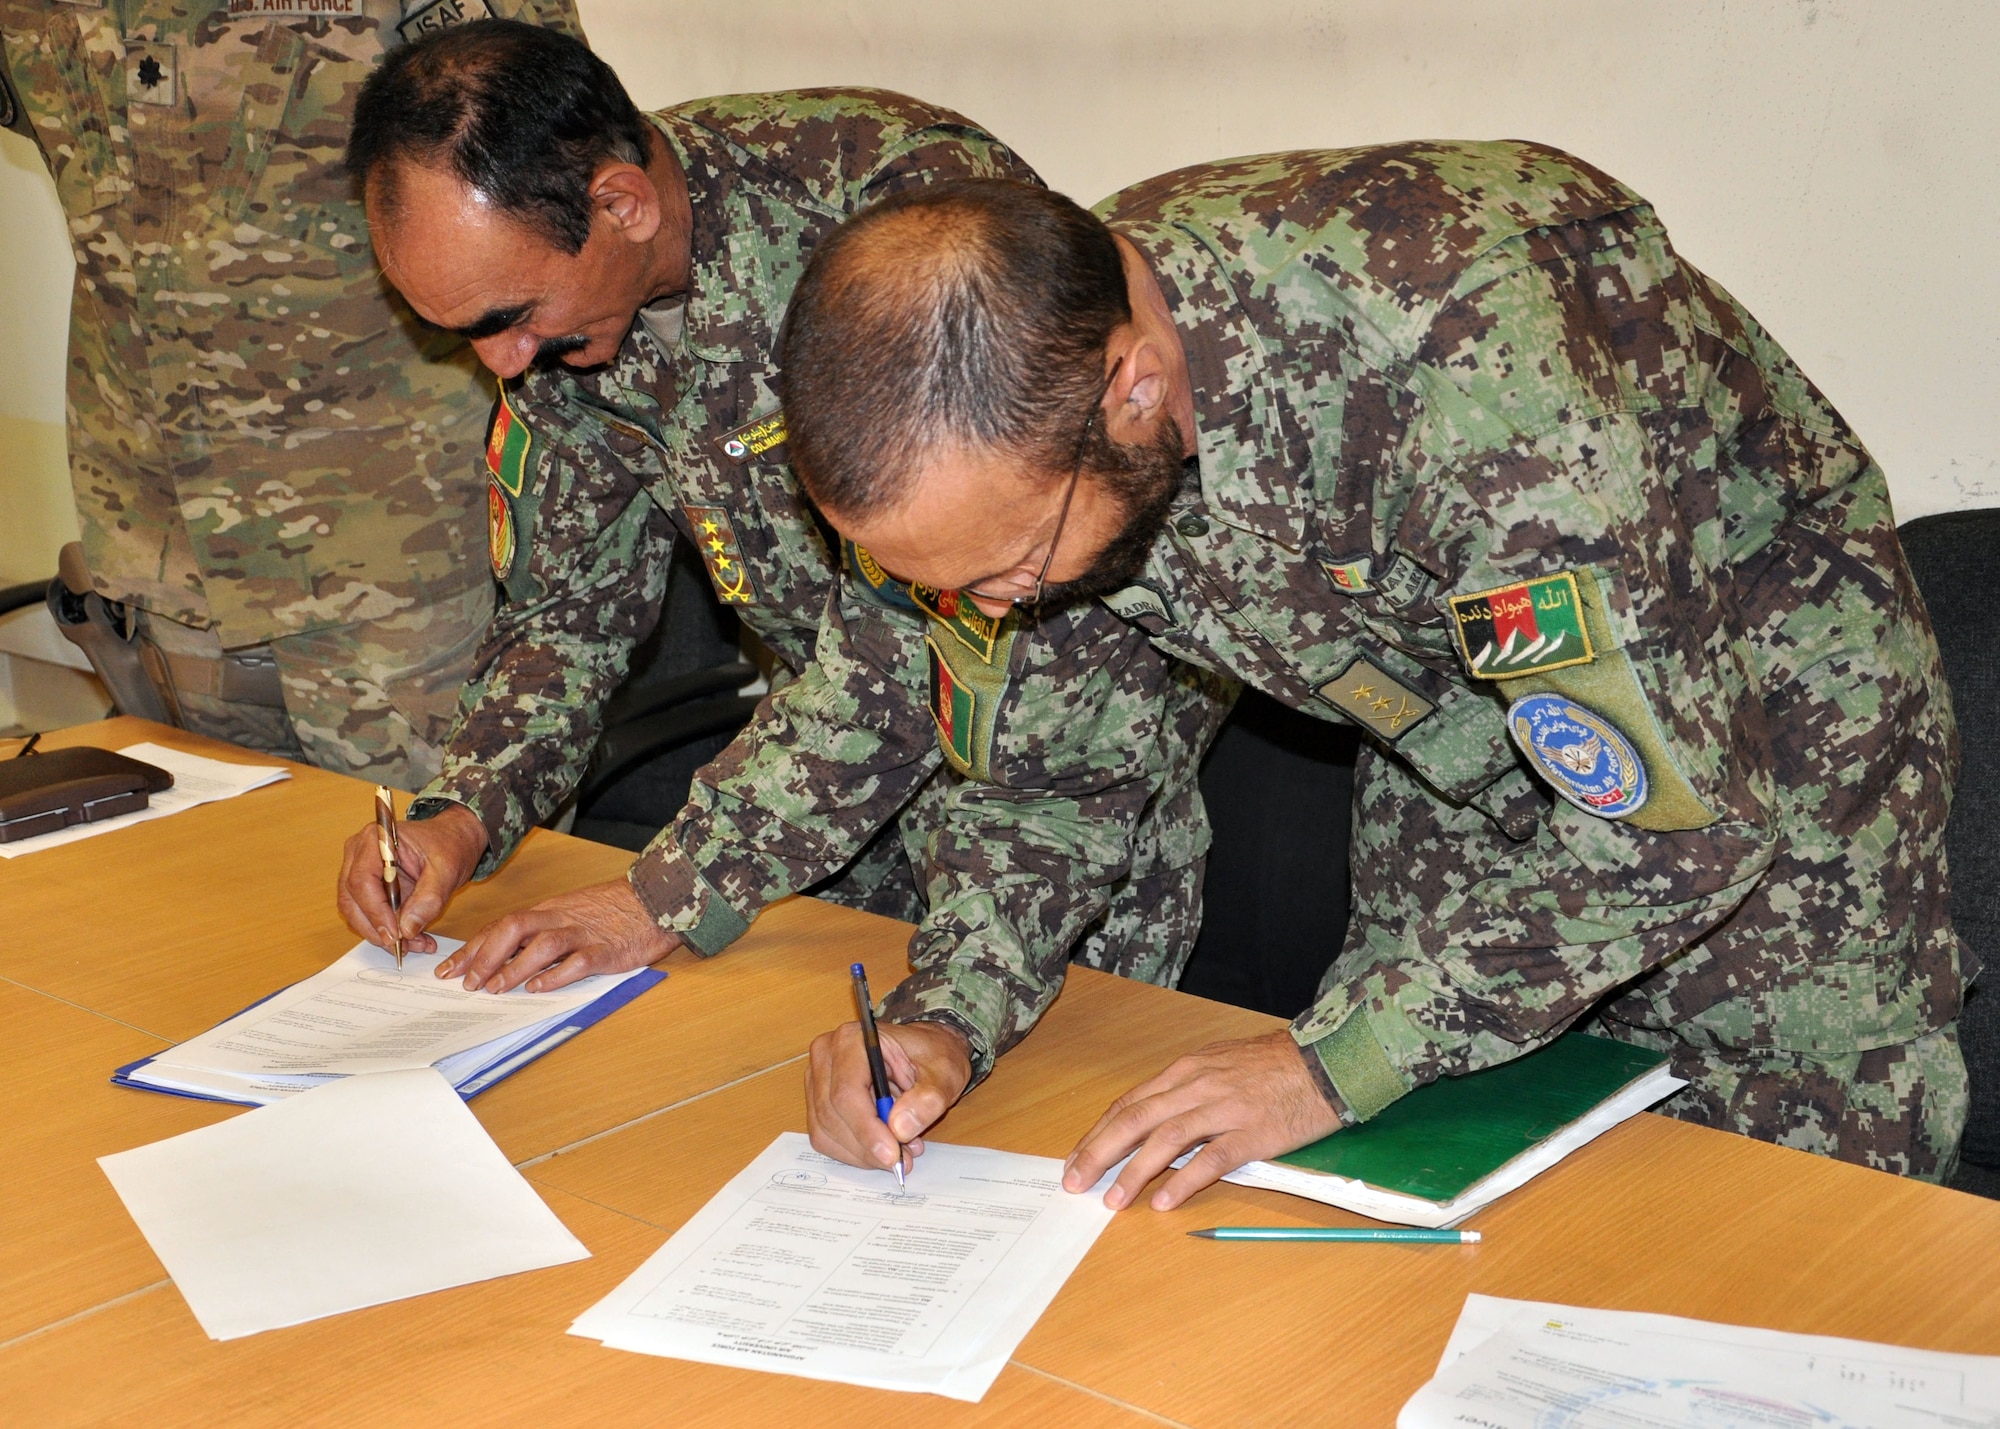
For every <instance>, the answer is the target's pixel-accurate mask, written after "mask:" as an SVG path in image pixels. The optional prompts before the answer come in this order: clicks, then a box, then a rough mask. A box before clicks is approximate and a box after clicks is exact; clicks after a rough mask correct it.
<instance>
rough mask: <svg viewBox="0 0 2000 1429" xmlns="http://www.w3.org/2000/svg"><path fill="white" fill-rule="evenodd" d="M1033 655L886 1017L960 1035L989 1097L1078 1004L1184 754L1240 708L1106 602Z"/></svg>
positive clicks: (965, 791)
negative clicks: (1000, 1063) (1019, 1058)
mask: <svg viewBox="0 0 2000 1429" xmlns="http://www.w3.org/2000/svg"><path fill="white" fill-rule="evenodd" d="M1023 643H1024V644H1031V645H1032V646H1034V647H1039V648H1031V649H1029V650H1027V651H1024V652H1022V654H1023V656H1024V657H1025V658H1022V659H1020V660H1018V661H1017V670H1016V673H1015V676H1014V679H1013V681H1012V683H1011V684H1010V686H1009V687H1008V688H1007V689H1006V690H1005V691H1004V692H1003V693H1002V695H1001V696H1000V703H999V707H998V709H997V711H996V713H995V715H994V717H993V724H992V735H991V749H990V755H989V757H988V759H987V761H986V767H985V768H984V769H983V770H982V771H981V773H982V774H983V775H984V777H983V778H979V779H971V778H962V779H960V780H959V781H958V783H957V785H956V787H955V788H954V790H953V792H952V794H951V797H950V799H949V800H948V803H947V814H946V817H945V819H944V820H943V822H942V823H941V825H940V826H939V828H938V829H937V830H936V831H935V832H934V833H933V834H932V836H931V840H930V846H929V850H928V853H929V857H928V859H927V860H926V867H925V873H926V876H927V878H928V881H929V889H928V892H929V902H930V909H931V911H930V914H929V916H928V917H926V918H925V920H924V923H923V925H922V927H921V928H919V929H918V931H917V934H916V936H915V937H914V938H912V939H911V941H910V965H911V968H912V972H911V976H910V977H909V978H908V979H906V980H905V981H904V982H903V983H902V984H901V985H900V986H898V987H897V988H895V989H894V990H893V991H892V992H891V993H890V995H889V997H888V998H887V999H886V1008H885V1012H886V1015H887V1017H888V1018H889V1019H890V1020H891V1021H897V1022H904V1021H912V1020H917V1019H925V1020H932V1021H939V1022H943V1023H946V1024H947V1025H949V1026H952V1027H954V1028H956V1029H957V1030H958V1031H959V1032H960V1033H961V1034H962V1035H963V1036H964V1037H965V1038H966V1041H967V1044H968V1047H969V1049H970V1051H971V1054H972V1073H973V1080H974V1083H975V1084H976V1083H977V1082H978V1081H979V1080H981V1079H983V1078H984V1077H985V1076H986V1075H987V1073H988V1072H990V1071H991V1070H992V1067H993V1063H994V1060H995V1059H996V1058H997V1057H999V1056H1000V1055H1001V1054H1002V1053H1004V1052H1006V1051H1007V1050H1008V1049H1009V1048H1011V1047H1012V1046H1014V1045H1015V1044H1016V1043H1017V1042H1019V1041H1020V1040H1021V1039H1022V1038H1023V1037H1025V1036H1026V1035H1027V1034H1028V1032H1029V1031H1030V1030H1031V1029H1032V1028H1033V1027H1034V1025H1035V1023H1036V1021H1037V1020H1039V1019H1040V1017H1041V1015H1042V1013H1043V1012H1045V1011H1046V1010H1047V1009H1048V1006H1049V1004H1050V1003H1051V1002H1053V1001H1054V1000H1055V997H1056V994H1057V993H1058V992H1060V991H1061V990H1062V984H1063V978H1064V975H1065V973H1066V972H1067V970H1068V965H1069V952H1070V949H1071V948H1072V947H1074V946H1075V944H1076V942H1077V940H1078V939H1079V938H1080V937H1081V936H1082V935H1083V934H1084V932H1085V931H1086V930H1087V929H1088V928H1089V927H1090V925H1091V924H1092V923H1093V922H1094V921H1095V920H1096V919H1097V918H1098V917H1099V916H1100V915H1102V914H1103V913H1104V911H1105V908H1106V907H1107V905H1108V904H1109V902H1110V900H1111V898H1112V896H1113V894H1114V893H1116V891H1117V890H1118V888H1119V886H1120V885H1121V884H1122V882H1123V881H1124V880H1125V879H1126V877H1127V875H1128V874H1129V872H1130V870H1131V866H1132V857H1133V839H1134V835H1135V831H1136V830H1137V829H1138V828H1139V827H1140V825H1141V821H1142V818H1143V816H1144V815H1145V813H1146V811H1147V810H1148V808H1149V806H1150V805H1151V804H1152V802H1153V801H1154V799H1155V797H1156V796H1157V795H1158V794H1159V793H1160V791H1161V789H1162V787H1163V785H1164V784H1165V783H1166V782H1167V779H1168V777H1169V775H1170V774H1171V773H1172V771H1173V770H1174V768H1175V767H1176V760H1177V759H1178V758H1179V757H1181V756H1180V754H1179V751H1182V750H1184V749H1186V748H1189V747H1192V748H1196V749H1199V748H1203V747H1205V746H1206V744H1207V742H1208V739H1209V738H1210V736H1211V735H1212V734H1213V732H1214V730H1215V728H1216V727H1217V726H1218V725H1219V724H1220V722H1221V718H1222V716H1223V715H1224V714H1225V713H1226V712H1227V710H1228V707H1229V705H1230V704H1231V703H1232V702H1233V701H1234V698H1235V686H1234V685H1233V683H1232V682H1230V681H1228V680H1225V679H1222V678H1220V677H1217V676H1213V675H1209V674H1206V673H1204V672H1200V671H1197V670H1194V669H1193V668H1192V667H1189V666H1185V665H1182V664H1180V663H1179V662H1177V661H1174V660H1172V659H1170V658H1168V657H1166V656H1164V655H1162V654H1160V653H1159V652H1158V651H1156V650H1155V649H1154V648H1153V647H1152V645H1151V643H1150V642H1149V641H1148V640H1147V639H1146V638H1145V635H1144V633H1143V632H1142V631H1139V630H1137V629H1136V628H1135V627H1132V626H1129V625H1127V624H1126V623H1125V622H1124V621H1122V620H1120V619H1118V617H1116V616H1115V615H1113V614H1112V613H1111V612H1110V611H1108V610H1105V609H1104V608H1103V607H1102V606H1099V605H1097V604H1096V603H1095V602H1092V603H1090V604H1088V605H1084V606H1078V607H1076V608H1074V609H1072V610H1069V611H1065V612H1062V613H1060V614H1058V615H1054V616H1050V617H1047V618H1045V619H1044V621H1043V622H1042V625H1041V627H1040V628H1039V629H1038V630H1037V631H1036V632H1035V634H1034V638H1033V639H1032V641H1024V642H1023ZM1201 827H1202V828H1203V829H1204V830H1205V827H1206V826H1205V824H1204V825H1202V826H1201ZM1192 852H1193V851H1190V854H1189V856H1192Z"/></svg>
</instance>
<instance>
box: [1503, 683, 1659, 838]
mask: <svg viewBox="0 0 2000 1429" xmlns="http://www.w3.org/2000/svg"><path fill="white" fill-rule="evenodd" d="M1507 728H1508V729H1509V731H1511V732H1512V734H1513V736H1514V743H1516V744H1517V745H1519V746H1520V747H1521V752H1522V753H1523V754H1525V755H1527V756H1528V762H1529V763H1530V764H1532V765H1533V766H1534V767H1535V772H1536V773H1538V774H1540V775H1541V776H1542V777H1543V778H1544V779H1546V780H1548V781H1549V783H1550V784H1552V785H1554V786H1555V791H1556V792H1557V793H1558V794H1560V795H1562V796H1563V797H1564V798H1565V799H1567V800H1569V801H1570V802H1571V803H1572V804H1574V805H1576V806H1577V807H1578V808H1579V809H1582V810H1583V811H1584V812H1585V813H1587V814H1596V815H1598V816H1599V817H1600V818H1606V819H1622V818H1624V817H1625V816H1626V815H1627V814H1632V813H1636V812H1638V810H1639V807H1640V806H1641V805H1642V804H1644V803H1645V802H1646V792H1647V790H1646V766H1645V765H1643V764H1641V763H1640V762H1639V751H1638V750H1636V749H1634V748H1633V747H1632V741H1631V740H1629V739H1627V738H1626V737H1625V736H1624V735H1623V734H1622V733H1620V732H1619V730H1618V727H1617V726H1616V725H1614V724H1612V723H1611V721H1610V720H1608V719H1606V718H1605V717H1604V716H1603V715H1601V714H1598V713H1597V712H1596V711H1595V710H1590V709H1586V708H1584V707H1583V706H1582V705H1580V704H1577V703H1576V702H1575V701H1573V700H1566V699H1564V698H1563V697H1562V696H1561V695H1528V696H1525V697H1524V698H1522V699H1518V700H1516V701H1514V703H1513V705H1512V706H1511V707H1509V709H1508V711H1507Z"/></svg>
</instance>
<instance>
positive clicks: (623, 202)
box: [590, 162, 661, 243]
mask: <svg viewBox="0 0 2000 1429" xmlns="http://www.w3.org/2000/svg"><path fill="white" fill-rule="evenodd" d="M590 201H591V205H592V206H593V207H594V208H595V209H596V211H597V213H598V215H599V216H600V217H602V218H604V219H606V220H608V221H609V222H610V224H611V226H612V230H613V231H614V232H615V233H617V235H618V236H619V237H620V238H623V239H624V240H625V241H626V242H627V243H650V242H652V241H653V235H654V234H656V233H658V232H659V231H660V220H661V212H660V194H659V190H657V189H655V188H654V187H653V181H652V179H651V178H649V177H648V176H647V174H646V171H645V170H644V169H642V168H640V167H639V166H638V165H637V164H626V163H620V162H613V163H609V164H606V165H605V166H604V167H603V168H601V169H599V170H598V171H597V176H596V177H595V178H593V179H592V180H591V181H590Z"/></svg>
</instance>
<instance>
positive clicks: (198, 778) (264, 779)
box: [0, 744, 292, 858]
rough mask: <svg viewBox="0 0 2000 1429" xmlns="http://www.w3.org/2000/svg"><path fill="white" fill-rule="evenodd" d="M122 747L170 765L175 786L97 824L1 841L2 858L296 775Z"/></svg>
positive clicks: (154, 748) (277, 768) (272, 767)
mask: <svg viewBox="0 0 2000 1429" xmlns="http://www.w3.org/2000/svg"><path fill="white" fill-rule="evenodd" d="M118 752H119V753H120V754H122V755H124V756H125V757H126V758H128V759H136V760H138V761H139V762H140V763H142V764H151V765H153V766H154V767H155V768H158V769H164V770H166V771H167V772H168V773H169V774H171V775H173V776H174V787H173V788H171V789H168V790H166V791H164V792H163V793H159V794H154V795H152V796H151V797H150V798H149V799H148V801H147V803H146V807H145V808H143V809H141V810H139V811H138V812H137V813H136V814H120V815H119V816H118V817H117V818H115V819H106V820H104V821H103V822H102V823H96V824H71V825H70V826H69V827H68V828H66V829H57V830H56V831H55V832H53V833H47V834H38V835H36V836H35V837H34V838H31V839H22V840H21V841H20V842H19V843H10V844H0V858H19V857H20V856H21V855H22V854H24V853H36V852H39V851H40V850H42V849H45V848H56V847H58V846H59V845H61V844H72V843H75V842H76V841H77V840H78V839H90V838H96V837H97V836H98V835H99V834H108V833H110V832H111V831H112V830H114V829H122V828H126V827H128V826H130V825H132V824H143V823H145V822H146V820H148V819H164V818H165V817H166V816H167V815H168V814H178V813H181V812H183V811H184V810H187V809H192V808H194V807H195V805H197V804H213V803H215V802H216V801H217V800H218V799H233V798H235V797H236V796H237V795H238V794H247V793H249V792H250V791H251V790H252V789H261V788H263V787H264V786H265V785H266V784H275V783H277V782H278V781H279V780H280V779H289V778H291V777H292V776H291V773H290V771H288V770H287V769H285V768H284V767H283V766H282V765H278V764H227V763H224V762H223V761H222V760H220V759H204V758H202V757H201V756H200V755H199V754H184V753H182V752H181V751H180V750H178V749H168V748H167V747H166V746H165V745H161V744H129V745H127V746H126V747H125V748H123V749H121V750H119V751H118Z"/></svg>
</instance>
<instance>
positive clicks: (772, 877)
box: [627, 582, 942, 954]
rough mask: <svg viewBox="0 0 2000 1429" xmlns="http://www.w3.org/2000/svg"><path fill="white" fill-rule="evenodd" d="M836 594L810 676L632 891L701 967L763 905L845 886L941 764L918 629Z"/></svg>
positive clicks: (757, 725)
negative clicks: (914, 685) (909, 680)
mask: <svg viewBox="0 0 2000 1429" xmlns="http://www.w3.org/2000/svg"><path fill="white" fill-rule="evenodd" d="M845 591H846V582H842V583H841V584H840V585H839V586H837V587H836V594H835V595H834V597H833V599H832V601H831V602H830V603H829V609H828V613H827V618H826V621H825V623H824V625H823V626H822V628H821V631H820V636H819V643H818V646H817V649H816V651H815V658H814V660H813V662H812V663H811V664H809V665H807V666H806V668H805V671H804V673H802V674H801V675H800V676H799V677H798V678H797V679H795V680H792V681H791V682H790V683H788V684H786V685H785V686H784V687H783V688H782V689H779V690H778V691H776V692H775V693H774V694H772V695H770V696H769V697H768V698H766V699H765V700H764V702H763V703H762V704H761V705H759V706H758V709H757V714H756V717H755V718H754V719H753V720H752V721H751V722H750V725H749V727H748V728H746V729H745V730H744V731H743V732H742V733H741V734H740V735H738V736H737V738H736V740H735V742H734V743H732V744H731V745H730V746H729V748H727V749H725V750H724V751H723V752H722V753H721V755H719V756H718V757H717V758H716V759H715V761H714V762H713V763H711V764H709V765H707V766H706V767H704V768H702V769H701V770H699V771H698V772H697V773H696V774H695V777H694V783H693V785H692V787H691V788H690V789H689V791H688V803H687V807H686V808H684V809H683V810H682V811H681V813H680V815H679V817H677V818H676V819H675V820H674V822H673V823H672V824H671V825H670V826H669V827H667V828H666V829H663V830H662V831H661V833H660V836H659V837H658V838H656V839H654V840H653V842H652V843H651V844H649V845H647V847H646V849H645V851H644V852H642V853H641V854H640V855H639V857H638V859H637V860H636V861H635V862H634V863H633V865H632V868H631V870H630V872H629V873H628V875H627V877H628V878H629V879H630V881H631V884H632V887H633V890H634V891H635V892H636V893H637V894H638V896H639V900H640V901H641V902H642V903H644V904H645V905H646V907H647V908H648V909H649V910H651V912H652V914H653V916H654V917H655V918H657V919H658V920H659V922H660V925H661V926H662V927H665V928H670V929H672V930H674V931H675V932H677V933H680V934H681V935H682V936H683V937H684V938H686V939H687V941H688V943H689V945H690V946H692V947H693V948H695V949H696V951H698V952H702V953H708V954H713V953H718V952H721V951H722V949H723V948H725V947H727V946H728V945H729V944H730V943H732V942H734V941H735V940H736V939H737V938H738V937H740V936H741V935H742V934H743V932H744V930H745V929H746V928H748V927H749V926H750V922H751V920H752V919H753V918H755V917H756V916H757V914H758V912H759V911H761V910H762V909H763V908H764V906H765V905H766V904H769V903H772V902H775V901H776V900H778V899H780V898H783V897H785V896H787V895H788V894H791V893H795V892H797V891H798V890H800V889H802V888H805V887H807V886H809V885H811V884H813V883H816V882H818V881H819V880H820V879H822V878H826V877H828V876H830V875H832V874H834V873H837V872H838V871H839V870H840V869H841V868H843V867H844V866H845V865H846V864H847V863H848V861H849V860H851V859H852V858H853V857H854V856H855V855H856V854H857V853H859V852H860V851H861V848H862V845H864V844H866V843H867V842H868V840H869V839H870V838H871V837H873V836H874V834H875V833H876V832H877V831H878V830H880V829H882V828H883V827H884V826H886V825H887V824H888V823H889V822H890V821H891V820H893V819H894V818H895V817H896V815H897V813H898V812H899V811H900V810H901V809H902V807H903V806H904V804H906V803H907V802H909V800H910V798H911V796H912V795H914V794H915V793H916V791H917V789H918V788H919V787H920V786H921V785H922V784H923V782H924V781H925V780H926V779H928V778H929V777H930V776H931V774H932V772H933V771H934V770H936V768H937V766H938V763H939V761H940V759H941V758H942V756H941V754H940V753H939V750H938V740H937V732H936V730H935V728H934V727H933V726H932V724H931V719H930V715H929V713H928V712H927V711H926V710H925V708H924V705H923V702H922V700H921V699H920V698H917V697H916V696H914V695H913V694H912V692H911V691H910V690H909V688H908V687H907V686H905V685H904V684H903V683H901V680H902V679H903V678H905V677H904V676H902V675H901V672H902V671H904V670H905V669H907V668H909V667H911V666H918V667H920V666H921V662H922V659H923V630H922V628H921V624H920V622H918V621H917V620H915V619H909V618H903V617H902V616H900V615H893V614H889V613H886V612H884V613H881V614H880V615H879V618H871V617H872V616H874V615H875V613H874V612H872V611H870V610H869V609H868V608H866V607H864V606H862V605H861V604H860V603H858V602H856V601H853V600H851V599H849V598H846V596H845V595H844V592H845Z"/></svg>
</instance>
